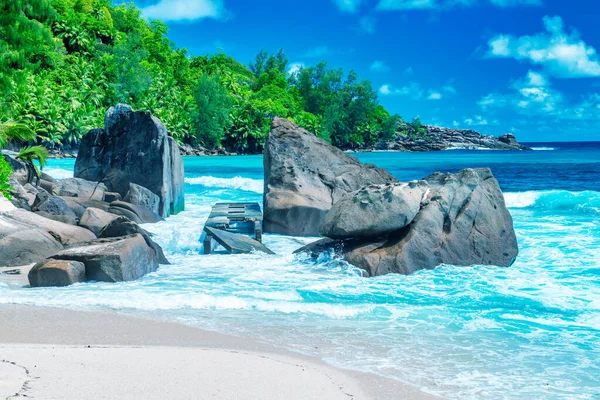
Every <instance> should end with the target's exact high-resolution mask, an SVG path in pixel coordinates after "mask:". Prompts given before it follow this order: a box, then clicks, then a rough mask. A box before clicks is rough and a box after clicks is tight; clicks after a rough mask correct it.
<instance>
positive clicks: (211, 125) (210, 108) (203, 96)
mask: <svg viewBox="0 0 600 400" xmlns="http://www.w3.org/2000/svg"><path fill="white" fill-rule="evenodd" d="M194 100H195V101H196V107H197V113H196V116H195V119H194V127H195V130H196V136H195V142H196V143H202V144H203V145H205V146H208V147H214V146H219V145H220V144H221V141H222V140H223V138H224V137H225V131H226V130H227V129H229V127H230V126H231V120H230V118H229V114H230V113H231V107H232V100H231V97H230V96H229V94H228V93H227V90H225V88H224V87H223V85H222V84H221V81H220V79H219V76H218V75H208V74H204V75H202V76H201V77H200V79H198V85H197V87H196V91H195V93H194Z"/></svg>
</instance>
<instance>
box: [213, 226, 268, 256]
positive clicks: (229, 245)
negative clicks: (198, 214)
mask: <svg viewBox="0 0 600 400" xmlns="http://www.w3.org/2000/svg"><path fill="white" fill-rule="evenodd" d="M204 232H206V236H207V237H208V236H212V238H213V239H214V240H216V241H217V243H219V244H220V245H221V246H223V247H224V248H225V250H227V251H228V252H230V253H231V254H247V253H250V252H252V251H253V250H258V251H262V252H263V253H267V254H275V253H273V252H272V251H271V250H270V249H269V248H267V247H266V246H265V245H263V244H262V243H260V242H259V241H257V240H254V239H252V238H251V237H249V236H246V235H240V234H237V233H231V232H227V231H223V230H221V229H216V228H211V227H210V226H205V227H204Z"/></svg>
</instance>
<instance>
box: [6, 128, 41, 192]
mask: <svg viewBox="0 0 600 400" xmlns="http://www.w3.org/2000/svg"><path fill="white" fill-rule="evenodd" d="M35 140H36V134H35V132H33V131H32V130H31V129H29V128H28V127H27V125H24V124H18V123H15V122H7V123H5V124H0V147H4V146H6V145H7V144H8V143H9V142H33V141H35ZM16 158H17V160H19V161H22V162H23V163H24V164H25V167H26V168H27V182H28V183H32V182H33V180H34V179H35V185H36V186H37V185H38V184H39V182H40V171H39V169H38V168H37V166H36V165H35V163H34V161H37V162H38V163H39V164H40V167H41V168H43V167H44V165H45V164H46V160H47V159H48V150H46V148H45V147H43V146H26V147H24V148H23V149H21V151H19V153H18V154H17V157H16Z"/></svg>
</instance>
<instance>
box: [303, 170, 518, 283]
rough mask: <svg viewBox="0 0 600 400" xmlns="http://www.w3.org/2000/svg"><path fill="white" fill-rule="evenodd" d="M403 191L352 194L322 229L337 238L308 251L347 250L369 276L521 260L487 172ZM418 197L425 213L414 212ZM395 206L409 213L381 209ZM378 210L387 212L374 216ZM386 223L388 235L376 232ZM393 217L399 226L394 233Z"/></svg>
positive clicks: (434, 178)
mask: <svg viewBox="0 0 600 400" xmlns="http://www.w3.org/2000/svg"><path fill="white" fill-rule="evenodd" d="M411 186H412V187H411ZM402 188H403V189H405V190H401V191H397V192H395V193H393V195H388V196H393V197H395V198H392V200H390V197H388V198H386V193H390V191H392V192H393V191H394V189H396V190H397V186H393V185H390V186H388V187H385V186H384V187H382V186H370V187H366V188H364V189H362V190H360V191H359V192H358V193H355V194H352V195H350V196H348V197H347V198H345V199H344V200H342V201H341V202H340V203H338V204H339V206H338V204H336V206H335V207H334V208H332V209H331V211H330V212H329V213H328V215H327V216H326V217H325V219H324V221H323V224H322V230H323V232H324V233H327V234H329V235H330V236H332V237H333V238H335V239H338V240H329V241H327V240H325V241H319V242H317V243H315V244H314V245H313V246H311V245H309V246H307V247H306V248H304V249H302V251H307V252H309V253H312V252H314V251H315V250H318V249H323V248H325V247H329V248H337V249H338V250H339V249H341V251H342V252H343V256H344V258H345V260H346V261H348V262H349V263H351V264H353V265H356V266H358V267H359V268H362V269H363V270H365V271H366V272H367V273H368V275H370V276H376V275H384V274H388V273H401V274H410V273H412V272H415V271H417V270H420V269H429V268H434V267H436V266H438V265H439V264H453V265H497V266H510V265H512V263H513V262H514V260H515V259H516V257H517V254H518V247H517V240H516V236H515V232H514V229H513V224H512V217H511V215H510V213H509V212H508V210H507V208H506V205H505V203H504V196H503V195H502V192H501V190H500V187H499V186H498V182H497V181H496V179H494V177H493V176H492V173H491V171H490V170H489V169H487V168H482V169H465V170H462V171H460V172H458V173H457V174H442V173H435V174H432V175H430V176H428V177H426V178H424V179H423V180H422V181H415V182H411V183H409V184H408V186H404V187H402ZM406 188H408V189H406ZM419 192H421V193H422V197H421V199H420V201H419V203H420V205H419V210H418V212H417V213H414V201H415V198H418V197H419ZM402 198H403V199H404V201H402V200H401V199H402ZM360 200H364V201H362V202H361V201H360ZM392 204H401V205H402V206H403V207H404V211H403V208H402V207H399V208H396V210H397V214H396V212H394V213H386V212H385V211H380V210H384V209H385V208H387V207H388V205H390V208H391V207H392V206H391V205H392ZM379 212H381V215H380V216H379V217H377V216H375V214H377V213H379ZM352 213H353V214H354V216H355V218H357V219H358V220H359V221H361V222H360V223H362V224H363V225H362V226H363V228H364V231H362V230H361V227H360V225H359V223H354V225H352V226H351V228H352V229H348V224H349V223H348V222H347V221H348V219H349V218H350V217H351V214H352ZM393 214H396V217H395V218H394V217H393ZM384 219H385V220H388V223H387V225H386V224H384V225H383V226H386V227H389V228H390V230H387V229H386V230H380V231H377V230H374V227H376V226H377V223H383V222H384V221H383V220H384ZM392 219H393V220H395V221H397V225H396V227H399V229H397V230H394V231H392V230H391V229H392V226H391V223H390V222H389V220H392ZM402 225H404V226H403V227H402ZM343 232H349V233H347V234H346V233H343ZM342 237H343V239H341V240H340V238H342Z"/></svg>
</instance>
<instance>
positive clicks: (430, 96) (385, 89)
mask: <svg viewBox="0 0 600 400" xmlns="http://www.w3.org/2000/svg"><path fill="white" fill-rule="evenodd" d="M379 94H381V95H383V96H407V97H410V98H411V99H413V100H420V99H427V100H441V99H442V98H444V97H445V96H450V95H453V94H456V90H455V89H454V88H453V87H452V86H449V85H446V86H444V87H443V88H442V89H433V88H431V89H427V90H426V89H424V88H423V87H422V86H421V85H420V84H419V83H418V82H411V83H409V84H408V85H404V86H401V87H398V88H395V87H393V86H392V85H390V84H385V85H382V86H381V87H380V88H379ZM425 94H427V95H425Z"/></svg>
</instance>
